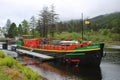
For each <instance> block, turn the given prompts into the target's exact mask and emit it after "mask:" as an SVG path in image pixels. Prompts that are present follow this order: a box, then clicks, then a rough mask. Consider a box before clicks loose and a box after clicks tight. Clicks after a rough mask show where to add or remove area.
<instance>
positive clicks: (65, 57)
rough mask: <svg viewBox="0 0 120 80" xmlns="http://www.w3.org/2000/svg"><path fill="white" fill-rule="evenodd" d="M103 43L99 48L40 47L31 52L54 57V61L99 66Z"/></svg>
mask: <svg viewBox="0 0 120 80" xmlns="http://www.w3.org/2000/svg"><path fill="white" fill-rule="evenodd" d="M103 47H104V44H103V43H102V44H100V48H94V49H85V50H71V51H49V50H41V49H33V50H32V51H33V52H36V53H39V54H44V55H48V56H52V57H54V59H52V61H53V62H55V63H64V64H70V65H80V66H83V65H90V66H99V65H100V63H101V59H102V57H103ZM19 48H21V49H25V50H31V48H26V47H20V46H19Z"/></svg>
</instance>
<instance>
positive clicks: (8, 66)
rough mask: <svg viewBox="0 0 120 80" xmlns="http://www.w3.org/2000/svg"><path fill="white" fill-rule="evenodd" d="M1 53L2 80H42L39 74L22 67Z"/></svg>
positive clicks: (0, 72)
mask: <svg viewBox="0 0 120 80" xmlns="http://www.w3.org/2000/svg"><path fill="white" fill-rule="evenodd" d="M3 55H4V53H3V52H2V51H0V80H42V78H40V76H39V74H38V73H37V72H33V71H32V70H30V69H29V68H28V67H26V66H23V65H21V64H20V63H18V62H17V61H16V60H15V59H13V58H12V57H8V56H4V57H3Z"/></svg>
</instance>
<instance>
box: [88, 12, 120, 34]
mask: <svg viewBox="0 0 120 80" xmlns="http://www.w3.org/2000/svg"><path fill="white" fill-rule="evenodd" d="M90 21H91V27H93V29H95V30H99V29H101V28H102V29H112V30H113V31H114V32H117V33H119V31H120V12H116V13H111V14H105V15H100V16H97V17H94V18H91V19H90Z"/></svg>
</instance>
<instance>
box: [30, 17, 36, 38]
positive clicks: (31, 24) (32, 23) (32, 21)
mask: <svg viewBox="0 0 120 80" xmlns="http://www.w3.org/2000/svg"><path fill="white" fill-rule="evenodd" d="M35 28H36V20H35V17H34V16H32V17H31V18H30V29H31V31H32V34H33V36H34V33H35Z"/></svg>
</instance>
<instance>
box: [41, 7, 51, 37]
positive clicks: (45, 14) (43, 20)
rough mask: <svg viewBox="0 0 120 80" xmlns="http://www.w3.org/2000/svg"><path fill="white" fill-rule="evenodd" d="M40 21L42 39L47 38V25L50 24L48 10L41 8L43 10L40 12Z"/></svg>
mask: <svg viewBox="0 0 120 80" xmlns="http://www.w3.org/2000/svg"><path fill="white" fill-rule="evenodd" d="M39 16H40V21H41V25H42V37H46V38H47V34H48V24H49V23H50V12H49V10H48V7H43V10H42V11H41V14H39Z"/></svg>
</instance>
